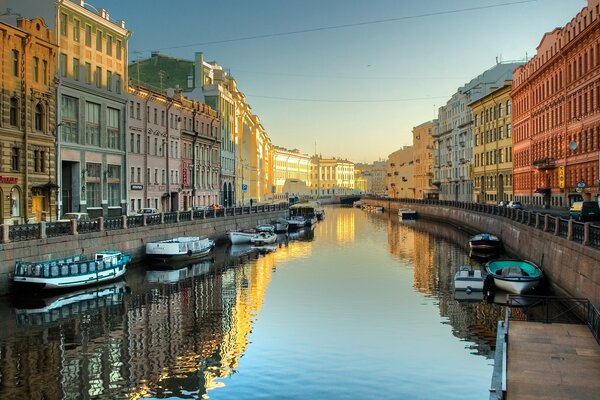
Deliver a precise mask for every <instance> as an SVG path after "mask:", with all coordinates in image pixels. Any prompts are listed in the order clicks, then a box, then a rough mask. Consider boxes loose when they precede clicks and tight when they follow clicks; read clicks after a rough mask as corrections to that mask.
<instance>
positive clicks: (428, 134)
mask: <svg viewBox="0 0 600 400" xmlns="http://www.w3.org/2000/svg"><path fill="white" fill-rule="evenodd" d="M437 122H438V121H437V119H434V120H432V121H428V122H425V123H422V124H421V125H419V126H416V127H414V128H413V131H412V134H413V157H414V159H413V161H414V174H415V198H417V199H436V198H437V197H438V191H437V188H436V187H435V186H433V134H434V133H435V131H436V130H437V128H438V126H437Z"/></svg>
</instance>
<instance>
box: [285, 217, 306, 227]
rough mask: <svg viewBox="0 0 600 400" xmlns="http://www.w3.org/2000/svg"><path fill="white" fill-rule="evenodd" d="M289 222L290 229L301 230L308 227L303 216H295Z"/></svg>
mask: <svg viewBox="0 0 600 400" xmlns="http://www.w3.org/2000/svg"><path fill="white" fill-rule="evenodd" d="M287 221H288V229H300V228H303V227H305V226H306V219H305V218H304V217H303V216H302V215H293V216H291V217H290V218H289V219H288V220H287Z"/></svg>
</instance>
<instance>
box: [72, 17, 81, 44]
mask: <svg viewBox="0 0 600 400" xmlns="http://www.w3.org/2000/svg"><path fill="white" fill-rule="evenodd" d="M80 30H81V28H80V26H79V20H77V19H76V20H73V40H74V41H76V42H79V31H80Z"/></svg>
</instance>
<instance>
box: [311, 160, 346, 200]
mask: <svg viewBox="0 0 600 400" xmlns="http://www.w3.org/2000/svg"><path fill="white" fill-rule="evenodd" d="M311 193H312V194H313V195H316V196H331V195H344V194H353V193H356V187H355V184H354V163H353V162H350V161H347V160H340V159H336V158H322V157H321V156H314V157H312V190H311Z"/></svg>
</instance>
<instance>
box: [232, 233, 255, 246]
mask: <svg viewBox="0 0 600 400" xmlns="http://www.w3.org/2000/svg"><path fill="white" fill-rule="evenodd" d="M254 235H255V233H247V232H228V233H227V236H228V237H229V241H230V242H231V244H243V243H250V240H251V239H252V237H253V236H254Z"/></svg>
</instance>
